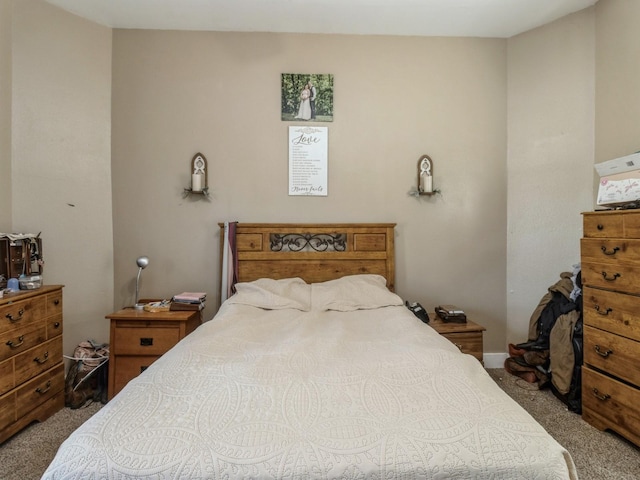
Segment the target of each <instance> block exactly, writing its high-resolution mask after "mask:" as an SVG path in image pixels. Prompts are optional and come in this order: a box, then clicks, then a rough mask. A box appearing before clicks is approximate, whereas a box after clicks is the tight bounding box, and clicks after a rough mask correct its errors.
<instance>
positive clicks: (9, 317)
mask: <svg viewBox="0 0 640 480" xmlns="http://www.w3.org/2000/svg"><path fill="white" fill-rule="evenodd" d="M18 315H19V317H18V318H13V315H11V314H10V313H7V315H6V317H7V318H8V319H9V321H10V322H19V321H20V320H22V316H23V315H24V308H21V309H20V310H18Z"/></svg>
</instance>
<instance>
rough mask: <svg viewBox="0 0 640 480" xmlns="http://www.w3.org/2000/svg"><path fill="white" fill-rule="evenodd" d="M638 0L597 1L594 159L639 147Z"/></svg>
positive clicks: (620, 153) (629, 151) (622, 154)
mask: <svg viewBox="0 0 640 480" xmlns="http://www.w3.org/2000/svg"><path fill="white" fill-rule="evenodd" d="M639 18H640V2H637V1H635V0H600V1H599V2H598V3H597V4H596V40H597V48H596V154H595V159H596V162H603V161H605V160H610V159H612V158H617V157H621V156H624V155H629V154H631V153H634V152H637V151H639V150H640V87H639V86H640V29H638V19H639Z"/></svg>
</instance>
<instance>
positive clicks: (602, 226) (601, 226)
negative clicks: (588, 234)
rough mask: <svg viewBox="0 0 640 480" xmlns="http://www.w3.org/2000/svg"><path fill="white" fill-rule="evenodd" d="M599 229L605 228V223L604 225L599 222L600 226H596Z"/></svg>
mask: <svg viewBox="0 0 640 480" xmlns="http://www.w3.org/2000/svg"><path fill="white" fill-rule="evenodd" d="M596 228H597V229H598V230H604V225H602V224H601V223H599V224H598V226H597V227H596Z"/></svg>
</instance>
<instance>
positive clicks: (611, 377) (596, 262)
mask: <svg viewBox="0 0 640 480" xmlns="http://www.w3.org/2000/svg"><path fill="white" fill-rule="evenodd" d="M583 221H584V237H583V238H582V240H581V242H580V249H581V258H582V260H581V261H582V284H583V306H584V317H583V318H584V366H583V369H582V417H583V419H584V420H585V421H587V422H588V423H590V424H591V425H593V426H594V427H596V428H598V429H600V430H604V429H610V430H613V431H615V432H617V433H618V434H620V435H622V436H623V437H625V438H627V439H628V440H629V441H631V442H633V443H634V444H636V445H639V446H640V211H634V210H619V211H607V212H587V213H584V214H583Z"/></svg>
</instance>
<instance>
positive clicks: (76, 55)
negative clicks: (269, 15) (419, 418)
mask: <svg viewBox="0 0 640 480" xmlns="http://www.w3.org/2000/svg"><path fill="white" fill-rule="evenodd" d="M0 2H1V3H0V27H2V28H1V29H0V31H1V32H2V33H0V82H5V83H3V84H2V85H6V82H7V79H11V78H12V77H13V82H12V98H13V114H12V115H13V117H12V121H10V122H9V124H7V118H8V115H11V114H10V113H9V112H10V111H11V106H7V105H6V100H5V99H6V92H5V93H4V94H2V97H0V98H2V101H3V103H2V104H1V105H0V128H4V129H5V133H4V134H5V135H6V129H7V128H9V130H11V141H12V148H13V156H12V157H11V155H10V154H9V158H10V160H7V158H8V154H7V152H8V151H9V152H10V150H7V146H6V145H5V144H3V146H2V147H0V168H1V169H2V178H3V179H6V178H7V177H6V176H5V174H6V172H7V170H13V172H12V177H13V180H12V182H11V184H10V189H11V192H12V193H11V194H9V200H8V202H9V203H10V205H11V212H12V216H13V221H11V217H7V216H6V215H5V216H4V217H3V216H2V215H3V214H0V225H3V222H4V224H5V225H6V223H7V222H9V223H10V226H11V227H12V229H13V230H22V229H24V230H33V229H39V230H42V231H43V235H44V236H45V255H46V260H47V266H46V271H45V272H46V273H45V278H46V280H47V282H48V283H64V284H66V285H67V287H66V289H65V293H66V297H65V316H66V321H67V325H66V327H65V350H66V353H70V350H71V349H72V347H73V345H74V344H75V343H77V341H79V340H80V339H83V338H85V337H86V336H89V335H90V336H91V337H93V338H96V339H98V340H106V339H107V337H108V333H107V330H106V322H105V320H104V319H103V317H104V314H105V313H107V312H109V311H111V310H112V309H113V308H117V307H120V306H122V305H125V304H129V303H131V301H132V299H133V291H134V288H133V285H134V284H133V281H134V279H135V273H136V266H135V258H136V257H137V256H139V255H141V254H147V255H149V256H150V258H151V264H150V266H149V267H148V268H147V269H146V270H145V272H144V274H143V284H142V294H143V295H144V296H169V295H171V294H173V293H175V292H177V291H181V290H187V289H189V290H190V289H203V290H205V291H207V292H209V294H210V298H211V300H212V301H210V302H209V303H210V306H209V307H208V309H207V316H211V315H212V314H213V306H214V305H215V304H216V303H217V295H218V293H217V292H218V280H217V274H218V248H219V244H218V237H217V223H218V222H220V221H224V220H239V221H310V222H322V221H345V222H349V221H393V222H397V223H398V227H397V237H396V246H397V270H398V272H397V273H398V278H397V287H398V292H399V293H400V295H402V296H403V297H405V298H410V299H416V300H419V301H421V302H422V303H423V304H424V305H425V306H433V305H435V304H436V303H444V302H447V303H457V304H459V305H461V306H463V307H464V308H465V309H467V310H468V311H469V313H470V314H471V315H472V316H473V317H474V318H476V319H477V320H479V321H480V322H482V323H484V324H485V325H486V326H487V327H488V331H487V335H486V338H487V342H486V344H485V351H487V352H503V351H505V345H506V342H507V339H508V340H509V341H512V340H513V341H519V340H520V338H521V337H522V335H523V334H524V332H525V331H526V327H525V325H526V323H527V322H528V317H529V315H530V313H531V311H532V308H533V307H534V306H535V304H536V303H537V301H538V300H539V298H540V296H541V295H542V294H543V293H544V291H543V290H544V289H545V288H546V287H547V286H548V285H549V283H550V280H552V279H553V278H555V276H556V275H557V273H558V272H559V271H560V270H562V269H566V268H567V264H569V266H570V264H571V263H573V262H574V261H576V260H577V259H578V255H579V248H578V245H577V243H576V242H577V240H578V238H579V236H580V233H579V229H580V224H579V221H580V220H579V213H580V211H582V210H586V209H590V208H592V206H593V198H594V197H593V191H592V190H591V191H589V189H584V188H583V185H584V184H585V183H586V182H593V170H592V167H591V166H590V163H593V161H594V158H593V157H594V154H593V134H592V133H589V129H590V128H591V129H593V128H594V127H593V125H595V138H596V146H595V159H596V161H600V160H604V159H608V158H612V157H614V156H618V155H623V154H626V153H629V152H631V151H636V150H638V147H637V145H636V138H637V137H638V135H634V133H635V130H636V129H637V128H638V127H637V123H638V122H634V121H633V120H634V119H635V117H637V116H638V112H636V111H635V110H634V108H635V109H637V108H640V107H638V105H640V103H639V102H637V98H636V96H637V95H638V94H637V88H636V85H637V84H638V82H637V80H638V78H637V77H638V75H640V73H639V72H640V68H639V65H638V55H637V51H636V50H634V46H635V45H638V43H639V39H638V35H640V34H638V33H636V30H637V29H634V28H633V22H632V19H633V18H638V13H640V12H638V9H639V8H640V7H639V6H638V4H637V2H631V1H623V0H600V2H598V4H597V6H596V7H595V9H589V10H587V11H584V12H579V13H578V14H574V15H572V16H570V17H567V18H565V19H561V20H559V21H558V22H555V23H553V24H551V25H547V26H544V27H541V28H540V29H536V30H533V31H531V32H527V33H525V34H523V35H521V36H518V37H514V38H512V39H510V40H508V41H507V40H496V39H493V40H481V39H456V38H412V37H407V38H404V37H402V38H400V37H371V36H334V35H308V36H307V35H280V34H273V35H270V34H239V33H202V32H157V31H151V32H142V31H124V30H116V31H114V32H113V44H112V43H111V42H112V32H111V30H109V29H107V28H103V27H100V26H97V25H95V24H91V23H90V22H86V21H83V20H81V19H78V18H76V17H74V16H72V15H70V14H67V13H64V12H62V11H60V10H57V9H55V8H53V7H51V6H49V5H48V4H44V3H42V2H41V1H40V0H27V1H15V0H14V1H7V0H0ZM7 13H9V14H10V15H11V22H10V25H11V31H12V34H11V36H10V38H11V40H10V42H11V48H8V46H7V30H6V29H5V27H6V25H7ZM594 25H595V28H594ZM594 30H595V43H594ZM8 52H12V55H11V56H10V57H8V56H7V55H8ZM310 52H311V54H310ZM112 59H113V63H112V64H111V61H112ZM594 64H595V65H594ZM283 72H297V73H303V72H321V73H333V74H334V75H335V87H336V93H335V106H336V110H335V121H334V122H333V123H329V124H325V125H326V126H328V127H329V196H328V197H326V198H304V197H289V196H288V195H287V147H286V139H287V127H288V125H290V124H289V123H286V122H281V121H280V120H279V78H280V73H283ZM111 75H113V78H112V77H111ZM594 79H595V81H594ZM112 81H113V86H112V85H111V82H112ZM112 87H113V88H112ZM594 90H595V94H594V93H593V92H594ZM111 102H112V103H113V110H112V112H110V111H109V108H110V104H111ZM594 103H595V113H594V111H593V110H594ZM3 122H4V123H3ZM111 128H112V129H113V132H112V146H111V145H110V143H109V142H110V139H111V132H110V129H111ZM507 138H508V141H507ZM507 147H508V153H507ZM197 151H202V152H203V153H204V154H205V155H206V156H207V158H208V159H209V164H210V167H211V170H210V173H211V175H212V176H211V177H210V184H211V187H212V190H213V197H212V200H211V202H206V201H201V200H200V201H194V200H192V199H183V198H182V196H181V193H182V189H183V188H184V187H186V186H188V164H189V161H190V159H191V156H192V155H193V154H194V153H195V152H197ZM112 153H113V154H112ZM423 153H428V154H429V155H431V156H432V157H433V159H434V163H435V174H436V175H435V182H436V186H437V187H439V188H441V189H442V190H443V195H442V196H439V197H435V198H431V199H426V198H423V199H415V198H412V197H409V196H408V195H407V192H408V191H409V190H410V189H411V188H412V187H413V186H414V185H413V184H414V177H415V164H416V162H417V159H418V157H419V156H420V155H421V154H423ZM111 157H112V168H110V167H111V165H110V161H111ZM549 168H553V169H554V170H553V171H554V172H558V173H557V175H558V176H548V171H549ZM2 181H4V182H6V180H0V182H2ZM562 181H568V182H570V183H571V185H572V187H573V186H574V185H575V186H576V187H575V188H576V189H575V190H570V191H569V192H567V191H564V190H561V189H559V188H558V184H559V182H562ZM1 190H2V193H0V196H1V197H0V203H2V204H5V202H7V199H6V198H7V193H6V189H5V188H2V189H1ZM585 190H586V191H585ZM32 192H37V193H36V194H33V193H32ZM112 197H113V211H111V208H112V207H111V200H112ZM68 204H72V205H75V207H71V206H69V205H68ZM507 206H508V207H507ZM534 207H538V208H534ZM112 218H113V222H114V225H113V241H112V230H111V221H112V220H111V219H112ZM5 228H6V227H5ZM556 249H557V251H555V250H556ZM549 250H551V251H552V253H549ZM114 289H115V291H114Z"/></svg>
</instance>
